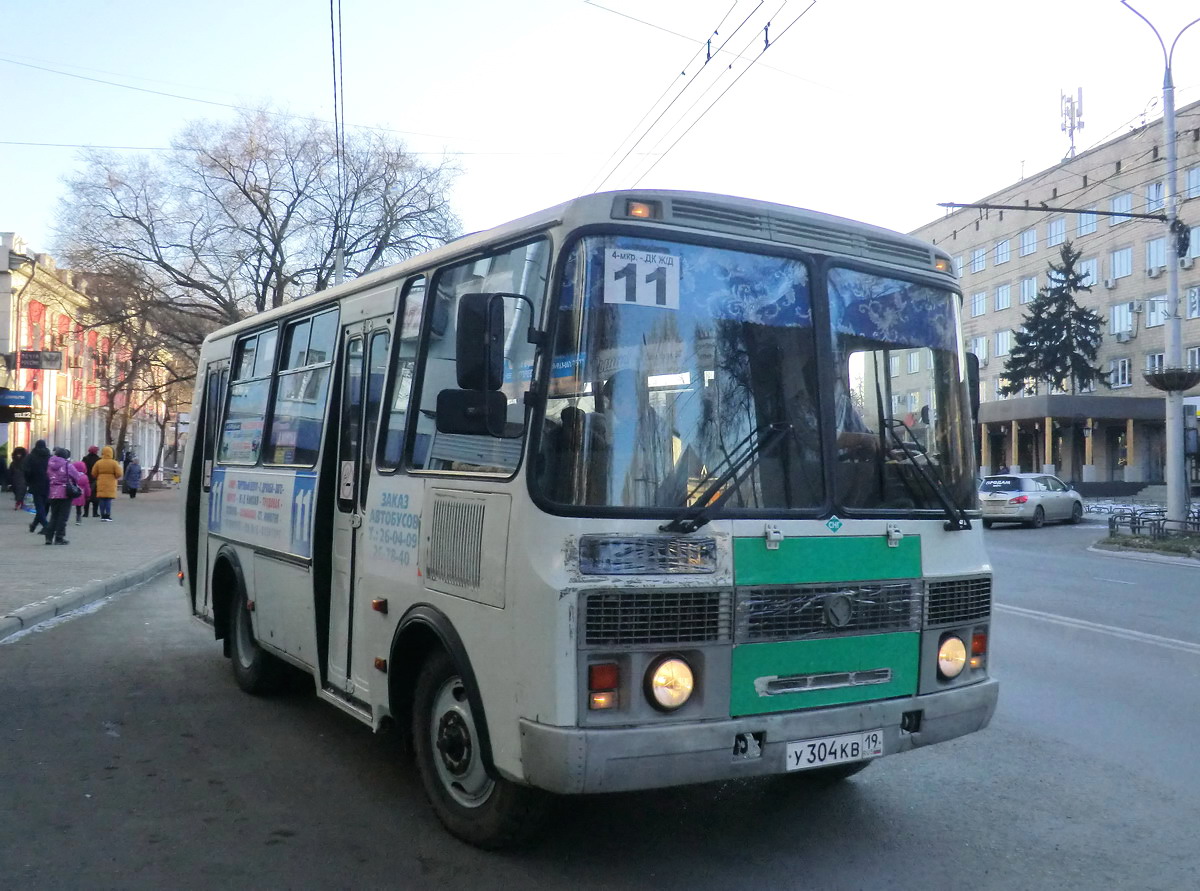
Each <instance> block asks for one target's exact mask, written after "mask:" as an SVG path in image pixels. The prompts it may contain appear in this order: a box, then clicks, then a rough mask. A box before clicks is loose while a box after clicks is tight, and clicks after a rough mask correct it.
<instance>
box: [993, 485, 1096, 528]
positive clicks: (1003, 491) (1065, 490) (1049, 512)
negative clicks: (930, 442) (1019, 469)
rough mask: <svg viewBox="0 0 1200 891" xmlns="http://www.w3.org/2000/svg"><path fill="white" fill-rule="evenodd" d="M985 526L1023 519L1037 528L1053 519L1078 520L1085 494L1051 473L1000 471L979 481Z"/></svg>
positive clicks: (1069, 521)
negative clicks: (1081, 493)
mask: <svg viewBox="0 0 1200 891" xmlns="http://www.w3.org/2000/svg"><path fill="white" fill-rule="evenodd" d="M979 506H980V507H981V508H982V509H983V526H984V528H985V529H990V528H991V526H992V524H993V523H1022V524H1024V525H1026V526H1032V527H1033V528H1034V529H1037V528H1039V527H1041V526H1042V524H1043V523H1046V522H1047V521H1051V520H1061V521H1064V522H1067V523H1078V522H1079V521H1080V520H1082V519H1083V496H1082V495H1080V494H1079V493H1078V492H1076V491H1075V490H1074V489H1072V488H1071V487H1070V486H1068V485H1067V484H1066V483H1064V482H1063V481H1062V480H1060V479H1059V478H1058V477H1056V476H1051V475H1050V474H1048V473H998V474H994V475H993V476H985V477H984V478H983V482H981V483H980V484H979Z"/></svg>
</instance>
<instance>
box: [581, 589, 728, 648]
mask: <svg viewBox="0 0 1200 891" xmlns="http://www.w3.org/2000/svg"><path fill="white" fill-rule="evenodd" d="M730 599H731V598H730V594H729V592H728V591H697V590H694V589H689V590H686V591H660V590H654V589H650V590H646V589H642V590H631V591H611V590H606V591H590V592H588V593H586V594H584V595H583V621H582V622H581V623H580V624H581V627H582V629H583V639H584V644H585V645H587V646H601V647H614V646H622V647H625V646H637V645H641V644H653V645H655V646H661V645H664V644H667V645H670V644H687V643H707V642H714V641H717V642H719V641H727V640H729V634H730V627H731V625H732V622H731V615H730V614H731V612H732V610H731V608H730Z"/></svg>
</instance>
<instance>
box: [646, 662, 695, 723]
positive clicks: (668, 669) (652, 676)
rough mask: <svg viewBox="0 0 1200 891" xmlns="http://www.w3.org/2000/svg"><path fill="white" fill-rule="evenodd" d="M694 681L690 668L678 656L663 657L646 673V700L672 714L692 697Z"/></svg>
mask: <svg viewBox="0 0 1200 891" xmlns="http://www.w3.org/2000/svg"><path fill="white" fill-rule="evenodd" d="M695 684H696V679H695V676H694V675H693V674H692V667H691V666H690V665H688V664H687V661H686V660H684V659H682V658H680V657H679V656H664V657H663V658H661V659H659V660H657V661H656V662H655V663H654V664H652V665H651V666H650V670H649V671H647V672H646V698H647V699H649V700H650V704H651V705H652V706H654V707H655V708H657V709H662V710H663V711H665V712H672V711H675V709H677V708H679V707H680V706H681V705H683V704H684V703H685V702H687V701H688V700H689V699H690V698H691V696H692V690H693V689H694V688H695Z"/></svg>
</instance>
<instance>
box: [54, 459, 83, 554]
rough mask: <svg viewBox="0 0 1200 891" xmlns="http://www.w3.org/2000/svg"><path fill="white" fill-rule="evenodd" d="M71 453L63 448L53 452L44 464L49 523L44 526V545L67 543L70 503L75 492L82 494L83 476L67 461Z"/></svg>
mask: <svg viewBox="0 0 1200 891" xmlns="http://www.w3.org/2000/svg"><path fill="white" fill-rule="evenodd" d="M70 457H71V453H70V452H69V451H68V450H67V449H64V448H57V449H55V450H54V455H53V457H51V458H50V460H49V461H47V462H46V477H47V479H48V480H49V482H50V498H49V502H50V522H49V523H48V524H47V525H46V544H48V545H50V544H57V545H65V544H69V542H68V541H67V517H68V515H70V513H71V501H72V500H73V499H74V498H75V497H76V496H75V494H74V493H75V491H78V492H82V491H83V487H82V486H80V485H79V483H80V481H81V480H82V479H83V475H82V474H81V473H80V472H79V471H78V470H76V469H75V468H74V467H73V466H71V463H70V462H69V461H68V460H67V459H68V458H70Z"/></svg>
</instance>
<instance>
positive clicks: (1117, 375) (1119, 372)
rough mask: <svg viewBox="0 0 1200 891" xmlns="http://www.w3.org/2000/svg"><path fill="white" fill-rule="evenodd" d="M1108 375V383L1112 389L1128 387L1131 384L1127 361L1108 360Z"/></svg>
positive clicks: (1131, 379)
mask: <svg viewBox="0 0 1200 891" xmlns="http://www.w3.org/2000/svg"><path fill="white" fill-rule="evenodd" d="M1108 373H1109V375H1110V377H1109V379H1108V382H1109V383H1110V384H1112V386H1114V387H1128V386H1130V385H1131V384H1132V383H1133V378H1132V376H1131V375H1130V362H1129V360H1128V359H1112V360H1110V361H1109V363H1108Z"/></svg>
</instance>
